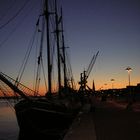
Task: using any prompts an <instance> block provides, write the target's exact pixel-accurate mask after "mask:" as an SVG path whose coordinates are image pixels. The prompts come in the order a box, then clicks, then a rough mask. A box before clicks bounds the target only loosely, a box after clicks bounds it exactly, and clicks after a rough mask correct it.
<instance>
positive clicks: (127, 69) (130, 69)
mask: <svg viewBox="0 0 140 140" xmlns="http://www.w3.org/2000/svg"><path fill="white" fill-rule="evenodd" d="M125 70H126V71H127V72H128V83H129V86H130V72H131V71H132V68H130V67H127V68H126V69H125Z"/></svg>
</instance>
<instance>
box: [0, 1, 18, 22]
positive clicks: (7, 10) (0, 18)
mask: <svg viewBox="0 0 140 140" xmlns="http://www.w3.org/2000/svg"><path fill="white" fill-rule="evenodd" d="M15 2H16V0H14V1H13V3H12V4H11V5H10V6H9V7H8V8H7V9H6V12H5V13H4V14H3V15H2V16H1V17H0V21H1V20H2V19H3V18H4V17H5V16H6V15H7V14H8V12H9V10H10V9H11V8H12V7H13V6H14V5H15Z"/></svg>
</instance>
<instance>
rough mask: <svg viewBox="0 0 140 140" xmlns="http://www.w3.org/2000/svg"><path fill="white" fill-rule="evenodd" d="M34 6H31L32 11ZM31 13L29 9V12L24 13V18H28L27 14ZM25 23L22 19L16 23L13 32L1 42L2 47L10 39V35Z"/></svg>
mask: <svg viewBox="0 0 140 140" xmlns="http://www.w3.org/2000/svg"><path fill="white" fill-rule="evenodd" d="M33 8H34V7H33V6H32V7H31V8H30V11H31V10H33ZM28 15H29V12H28V11H27V13H26V14H25V15H24V17H23V19H24V20H25V18H27V16H28ZM22 23H23V21H22V20H20V22H19V23H17V24H16V25H15V27H14V28H13V29H12V30H11V32H9V35H8V36H7V37H6V38H5V39H4V40H3V41H2V42H1V44H0V48H1V47H3V45H4V44H5V43H6V42H7V41H8V39H9V38H10V36H11V35H12V34H13V33H14V32H15V31H16V30H17V29H18V27H20V26H21V24H22Z"/></svg>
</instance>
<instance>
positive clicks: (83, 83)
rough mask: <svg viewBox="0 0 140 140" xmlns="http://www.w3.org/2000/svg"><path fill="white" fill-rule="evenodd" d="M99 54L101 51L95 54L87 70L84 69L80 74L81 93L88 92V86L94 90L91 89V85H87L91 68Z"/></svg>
mask: <svg viewBox="0 0 140 140" xmlns="http://www.w3.org/2000/svg"><path fill="white" fill-rule="evenodd" d="M98 54H99V51H98V52H97V53H96V54H94V55H93V57H92V59H91V61H90V63H89V66H88V68H87V70H84V71H83V73H81V74H80V82H79V84H80V88H79V92H80V93H86V92H87V89H86V88H88V90H90V91H92V90H91V89H90V87H89V86H88V85H87V79H88V77H89V75H90V73H91V70H92V68H93V66H94V64H95V62H96V59H97V56H98Z"/></svg>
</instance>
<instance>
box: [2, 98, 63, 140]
mask: <svg viewBox="0 0 140 140" xmlns="http://www.w3.org/2000/svg"><path fill="white" fill-rule="evenodd" d="M10 103H11V102H10ZM13 105H14V102H13ZM30 139H33V140H62V139H63V138H62V136H61V135H56V136H55V135H51V136H48V135H46V134H43V135H42V134H36V133H34V134H31V133H30V132H29V133H28V134H27V133H26V134H25V133H24V132H21V131H20V130H19V127H18V123H17V120H16V115H15V110H14V108H13V107H12V106H11V104H9V102H7V101H5V100H0V140H30Z"/></svg>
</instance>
